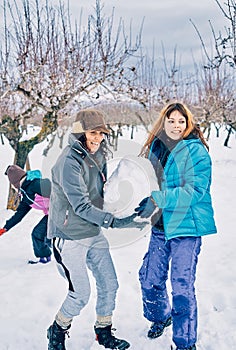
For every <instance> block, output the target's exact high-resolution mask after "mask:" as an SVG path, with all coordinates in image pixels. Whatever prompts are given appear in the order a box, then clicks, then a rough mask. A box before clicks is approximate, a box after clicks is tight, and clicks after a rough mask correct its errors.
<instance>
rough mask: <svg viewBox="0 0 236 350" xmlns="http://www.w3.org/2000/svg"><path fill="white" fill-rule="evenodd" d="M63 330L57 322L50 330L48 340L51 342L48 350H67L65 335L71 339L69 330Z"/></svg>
mask: <svg viewBox="0 0 236 350" xmlns="http://www.w3.org/2000/svg"><path fill="white" fill-rule="evenodd" d="M69 328H70V326H69V327H68V328H67V329H63V328H61V327H60V326H59V325H58V324H57V323H56V321H54V322H53V324H52V325H51V326H50V327H49V328H48V330H47V338H48V340H49V344H48V350H66V348H65V335H67V336H68V337H69V333H68V329H69Z"/></svg>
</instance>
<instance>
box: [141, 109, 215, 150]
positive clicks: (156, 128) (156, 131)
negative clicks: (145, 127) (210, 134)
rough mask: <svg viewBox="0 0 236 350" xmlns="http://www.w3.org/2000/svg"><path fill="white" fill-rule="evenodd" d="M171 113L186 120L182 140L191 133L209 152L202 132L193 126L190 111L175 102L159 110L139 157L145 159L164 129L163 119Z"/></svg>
mask: <svg viewBox="0 0 236 350" xmlns="http://www.w3.org/2000/svg"><path fill="white" fill-rule="evenodd" d="M173 111H179V112H180V113H181V114H182V115H183V117H184V118H185V119H186V124H187V126H186V129H185V131H184V133H183V136H182V138H183V139H184V138H186V137H187V136H188V135H189V134H190V133H191V132H192V133H193V134H194V135H196V136H197V137H198V138H199V139H200V140H201V141H202V143H203V144H204V146H205V147H206V148H207V150H209V147H208V145H207V143H206V140H205V138H204V135H203V133H202V131H201V130H200V127H199V126H198V125H197V124H195V122H194V118H193V115H192V113H191V112H190V110H189V109H188V107H187V106H185V105H184V104H182V103H180V102H176V103H170V104H168V105H166V106H165V107H164V108H163V109H162V110H161V112H160V114H159V117H158V118H157V120H156V122H155V123H154V125H153V127H152V130H151V131H150V132H149V135H148V138H147V140H146V142H145V143H144V145H143V147H142V149H141V152H140V155H142V156H146V157H147V155H148V152H149V150H150V147H151V144H152V141H153V140H154V138H155V136H158V135H160V133H161V132H162V130H163V129H164V122H165V119H166V118H169V117H170V114H171V113H172V112H173Z"/></svg>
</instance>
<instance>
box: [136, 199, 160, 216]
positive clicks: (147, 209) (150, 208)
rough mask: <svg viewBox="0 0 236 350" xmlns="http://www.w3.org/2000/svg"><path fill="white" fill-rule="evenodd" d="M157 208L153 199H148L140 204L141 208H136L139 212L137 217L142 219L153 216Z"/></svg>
mask: <svg viewBox="0 0 236 350" xmlns="http://www.w3.org/2000/svg"><path fill="white" fill-rule="evenodd" d="M156 208H157V205H156V204H155V202H154V200H153V198H152V197H146V198H144V199H143V200H142V201H141V202H140V203H139V207H137V208H135V209H134V210H135V211H136V212H137V215H138V216H140V217H141V218H148V217H149V216H151V215H152V213H153V212H154V210H155V209H156Z"/></svg>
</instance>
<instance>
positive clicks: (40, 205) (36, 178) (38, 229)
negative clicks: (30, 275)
mask: <svg viewBox="0 0 236 350" xmlns="http://www.w3.org/2000/svg"><path fill="white" fill-rule="evenodd" d="M5 175H7V176H8V179H9V181H10V183H11V185H12V187H13V188H15V189H16V190H17V191H18V193H19V196H20V197H21V200H20V204H19V206H18V207H17V210H16V212H15V214H14V215H13V216H12V217H11V218H10V219H9V220H7V221H6V223H5V225H4V227H3V228H1V229H0V236H1V235H3V234H4V233H5V232H7V231H9V230H10V229H11V228H12V227H14V226H15V225H17V224H18V223H19V222H20V221H21V220H22V219H23V218H24V217H25V216H26V215H27V214H28V213H29V211H30V210H31V209H32V208H35V209H38V210H42V211H43V214H44V216H43V218H42V219H41V220H40V221H39V223H38V224H37V225H36V226H35V227H34V229H33V231H32V243H33V250H34V254H35V256H36V257H37V258H39V260H38V261H32V260H29V263H37V262H40V263H48V262H50V261H51V240H50V239H48V238H47V222H48V208H49V197H50V193H51V182H50V180H49V179H42V178H41V173H40V171H39V170H30V171H27V172H25V171H24V170H23V169H22V168H21V167H19V166H18V165H9V166H8V168H7V170H6V172H5Z"/></svg>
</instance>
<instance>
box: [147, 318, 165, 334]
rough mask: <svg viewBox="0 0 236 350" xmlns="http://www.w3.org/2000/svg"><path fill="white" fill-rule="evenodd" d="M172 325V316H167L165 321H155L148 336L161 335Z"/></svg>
mask: <svg viewBox="0 0 236 350" xmlns="http://www.w3.org/2000/svg"><path fill="white" fill-rule="evenodd" d="M170 325H171V317H169V318H167V320H166V321H165V322H153V323H152V325H151V327H150V329H149V331H148V338H151V339H154V338H158V337H160V336H161V335H162V334H163V333H164V330H165V328H166V327H168V326H170Z"/></svg>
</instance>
